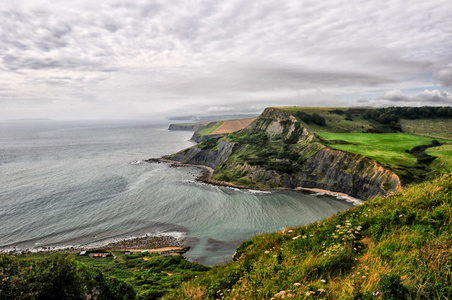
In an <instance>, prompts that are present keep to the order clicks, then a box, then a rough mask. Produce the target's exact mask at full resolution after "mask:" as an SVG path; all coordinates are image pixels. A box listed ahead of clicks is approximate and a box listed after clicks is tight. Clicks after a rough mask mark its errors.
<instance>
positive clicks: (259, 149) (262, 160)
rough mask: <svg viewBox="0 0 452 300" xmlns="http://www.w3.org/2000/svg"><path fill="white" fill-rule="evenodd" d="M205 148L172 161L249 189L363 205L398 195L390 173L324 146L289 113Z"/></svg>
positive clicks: (267, 116)
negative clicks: (305, 193)
mask: <svg viewBox="0 0 452 300" xmlns="http://www.w3.org/2000/svg"><path fill="white" fill-rule="evenodd" d="M208 142H209V141H206V142H204V143H202V144H199V145H198V146H195V147H192V148H189V149H187V150H184V151H182V152H179V153H177V154H176V155H174V156H173V157H172V159H173V160H176V161H180V162H182V163H188V164H198V165H206V166H209V167H211V168H213V169H215V173H214V177H215V178H216V179H218V180H223V181H228V182H232V183H236V184H242V185H248V186H253V185H254V186H266V187H288V188H294V187H299V186H300V187H307V188H320V189H326V190H331V191H335V192H341V193H345V194H348V195H351V196H353V197H357V198H360V199H363V200H367V199H370V198H373V197H376V196H386V195H388V194H390V193H394V192H397V191H399V190H401V183H400V180H399V177H398V176H397V175H396V174H394V173H393V172H392V171H390V170H388V169H385V168H383V167H382V166H381V165H380V164H379V163H377V162H376V161H374V160H372V159H370V158H367V157H364V156H362V155H359V154H354V153H349V152H345V151H340V150H334V149H331V148H329V147H327V146H325V145H323V144H322V142H321V141H320V140H319V139H318V138H317V137H316V136H315V134H314V133H312V132H310V131H309V130H307V129H306V128H305V127H304V126H303V123H302V122H300V121H299V120H298V119H297V118H295V117H294V116H292V115H290V114H288V113H287V112H281V111H278V110H272V109H266V110H265V111H264V113H263V114H262V116H261V117H260V118H258V119H257V120H256V121H254V122H253V123H252V124H250V125H249V126H248V127H246V128H245V129H244V130H242V131H241V132H238V133H235V134H230V135H228V136H226V137H225V138H222V139H220V140H219V142H212V141H211V142H209V144H207V143H208Z"/></svg>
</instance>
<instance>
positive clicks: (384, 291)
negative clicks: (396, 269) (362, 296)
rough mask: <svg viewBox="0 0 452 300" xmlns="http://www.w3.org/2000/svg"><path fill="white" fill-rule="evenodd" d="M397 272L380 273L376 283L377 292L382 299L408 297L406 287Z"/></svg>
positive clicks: (394, 299) (395, 299)
mask: <svg viewBox="0 0 452 300" xmlns="http://www.w3.org/2000/svg"><path fill="white" fill-rule="evenodd" d="M402 282H403V280H401V279H400V276H399V275H398V274H389V275H381V276H380V282H379V284H378V287H379V292H380V293H381V295H382V299H384V300H399V299H410V297H409V294H408V288H407V287H405V286H404V285H403V284H402Z"/></svg>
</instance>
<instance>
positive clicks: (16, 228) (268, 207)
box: [0, 121, 353, 265]
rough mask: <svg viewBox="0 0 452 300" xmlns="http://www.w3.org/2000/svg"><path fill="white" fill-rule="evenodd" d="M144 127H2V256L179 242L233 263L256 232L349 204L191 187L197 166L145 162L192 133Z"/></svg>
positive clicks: (183, 143) (194, 253)
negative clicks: (161, 239)
mask: <svg viewBox="0 0 452 300" xmlns="http://www.w3.org/2000/svg"><path fill="white" fill-rule="evenodd" d="M167 127H168V124H163V125H162V124H161V125H158V124H151V123H146V122H137V121H131V122H112V121H103V122H100V121H99V122H93V121H91V122H86V121H84V122H72V121H71V122H69V121H65V122H62V121H14V122H12V121H11V122H10V121H8V122H6V121H4V122H0V224H1V226H0V249H7V248H12V247H17V248H19V249H25V248H34V247H35V248H36V247H43V246H46V247H48V246H51V247H66V246H78V245H88V244H93V243H94V244H98V245H102V244H105V243H107V242H110V241H112V240H117V239H122V238H130V237H138V236H143V235H146V234H151V235H152V234H154V235H159V234H167V235H173V236H181V237H186V238H187V240H188V241H189V243H190V246H191V247H192V249H191V250H190V251H189V252H188V253H186V256H187V258H188V259H190V260H192V261H199V262H201V263H204V264H208V265H214V264H218V263H222V262H224V261H227V260H230V258H231V255H232V254H233V253H234V249H235V248H236V247H237V246H238V245H239V244H240V243H241V242H242V241H244V240H246V239H248V238H250V237H252V236H253V235H256V234H259V233H265V232H273V231H277V230H280V229H282V228H284V227H287V226H298V225H304V224H308V223H311V222H314V221H318V220H321V219H324V218H327V217H329V216H331V215H333V214H335V213H336V212H337V211H340V210H345V209H347V208H350V207H352V206H353V204H352V203H349V202H347V201H345V200H341V199H337V198H334V197H331V196H327V195H320V194H307V193H303V192H298V191H277V192H276V191H275V192H259V191H253V190H235V189H230V188H221V187H216V186H210V185H206V184H201V183H197V182H196V181H195V178H196V177H197V176H198V175H199V174H200V171H199V170H198V169H196V168H170V167H169V166H168V165H167V164H149V163H143V162H142V160H143V159H147V158H151V157H160V156H161V155H164V154H170V153H173V152H176V151H179V150H181V149H183V148H186V147H189V146H192V145H193V144H192V143H191V142H189V141H188V140H189V138H190V137H191V135H192V132H186V131H185V132H184V131H168V130H167Z"/></svg>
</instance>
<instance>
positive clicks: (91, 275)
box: [0, 254, 136, 299]
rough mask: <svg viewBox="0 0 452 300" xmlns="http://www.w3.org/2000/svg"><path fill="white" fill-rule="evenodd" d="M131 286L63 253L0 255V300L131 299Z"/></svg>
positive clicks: (132, 293)
mask: <svg viewBox="0 0 452 300" xmlns="http://www.w3.org/2000/svg"><path fill="white" fill-rule="evenodd" d="M135 295H136V293H135V291H134V289H133V288H132V286H131V285H129V284H127V283H124V282H122V281H120V280H117V279H115V278H113V277H107V276H105V275H104V274H103V273H102V272H100V271H99V270H98V269H95V268H91V267H88V266H86V265H84V264H81V263H78V262H77V261H75V260H74V259H69V258H67V257H66V256H65V255H61V254H53V255H50V256H48V257H44V258H42V257H41V258H28V257H13V256H5V255H2V256H0V299H90V298H92V299H135Z"/></svg>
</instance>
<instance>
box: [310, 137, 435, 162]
mask: <svg viewBox="0 0 452 300" xmlns="http://www.w3.org/2000/svg"><path fill="white" fill-rule="evenodd" d="M318 134H319V135H320V136H321V137H322V138H324V139H326V140H328V141H329V142H334V141H346V142H348V143H351V144H333V145H331V146H332V147H333V148H336V149H339V150H344V151H349V152H352V153H358V154H362V155H365V156H367V157H370V158H372V159H375V160H376V161H378V162H381V163H386V164H395V165H402V166H411V165H413V164H414V163H415V162H416V158H415V157H414V156H412V155H411V154H409V153H406V152H405V151H406V150H411V149H412V148H413V147H415V146H419V145H427V144H430V143H431V142H432V140H433V139H432V138H430V137H423V136H416V135H412V134H406V133H384V134H374V133H331V132H319V133H318Z"/></svg>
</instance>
